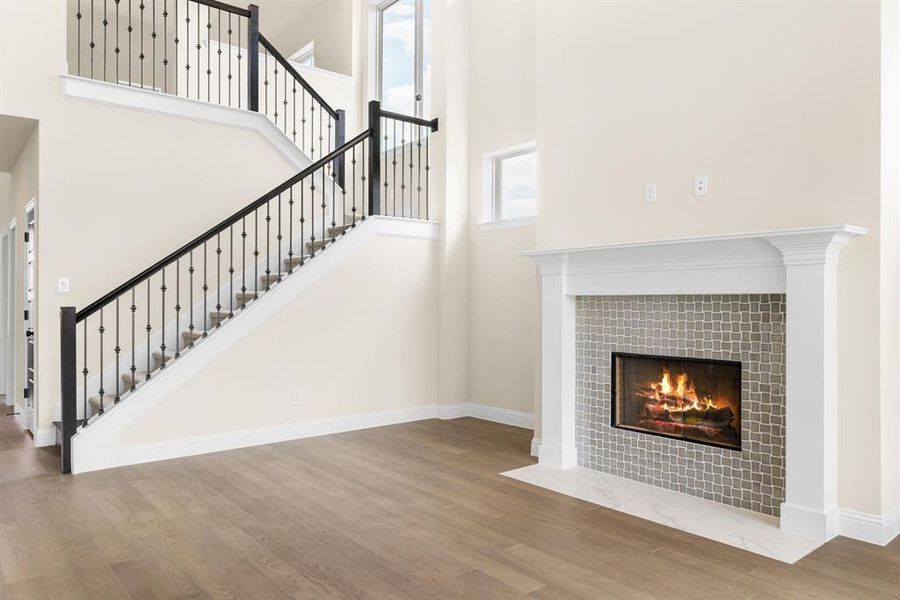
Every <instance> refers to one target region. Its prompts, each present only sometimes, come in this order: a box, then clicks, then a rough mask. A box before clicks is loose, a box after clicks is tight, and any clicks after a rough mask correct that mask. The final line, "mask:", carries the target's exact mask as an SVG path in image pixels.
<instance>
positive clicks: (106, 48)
mask: <svg viewBox="0 0 900 600" xmlns="http://www.w3.org/2000/svg"><path fill="white" fill-rule="evenodd" d="M108 26H109V21H108V20H107V19H106V0H103V81H106V54H107V51H108V43H107V39H108V36H107V29H108Z"/></svg>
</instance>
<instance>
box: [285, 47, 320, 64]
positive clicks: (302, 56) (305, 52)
mask: <svg viewBox="0 0 900 600" xmlns="http://www.w3.org/2000/svg"><path fill="white" fill-rule="evenodd" d="M288 60H289V61H291V62H292V63H295V64H294V67H313V68H315V66H316V41H315V40H310V42H309V43H308V44H306V45H305V46H303V47H302V48H300V49H299V50H297V51H296V52H294V53H293V54H291V55H290V56H288ZM307 60H311V61H312V62H311V63H310V64H306V62H305V61H307Z"/></svg>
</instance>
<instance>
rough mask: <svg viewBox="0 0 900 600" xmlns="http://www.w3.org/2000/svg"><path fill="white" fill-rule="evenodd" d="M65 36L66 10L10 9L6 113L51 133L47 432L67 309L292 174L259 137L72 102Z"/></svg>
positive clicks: (43, 254) (4, 44)
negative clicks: (66, 85) (65, 83)
mask: <svg viewBox="0 0 900 600" xmlns="http://www.w3.org/2000/svg"><path fill="white" fill-rule="evenodd" d="M29 23H33V24H40V32H39V34H40V37H41V40H42V42H41V44H38V45H35V44H33V43H32V40H33V39H34V38H35V37H36V36H37V35H38V33H37V32H36V31H35V30H32V29H31V28H29V27H28V26H26V25H24V24H29ZM65 30H66V13H65V3H64V2H62V1H61V0H60V1H56V0H54V1H47V2H30V1H23V0H6V1H4V2H0V113H2V114H11V115H18V116H27V117H32V118H36V119H38V120H39V123H40V125H39V132H40V142H39V146H40V156H39V162H40V190H41V197H40V208H39V212H38V235H37V237H38V240H39V242H38V244H39V245H38V251H39V255H38V262H39V265H40V270H39V276H38V288H39V299H38V312H37V329H38V356H37V365H38V392H37V394H38V401H39V407H38V410H39V426H40V427H41V428H43V429H48V428H49V427H51V421H52V420H53V418H54V413H55V409H56V404H57V402H58V398H59V393H58V390H59V350H58V345H59V333H58V332H59V307H60V306H62V305H74V306H76V307H78V306H85V305H86V304H87V303H88V302H90V301H92V300H94V299H96V298H98V297H100V296H101V295H102V294H103V293H105V292H107V291H109V290H110V289H111V288H113V287H114V286H116V285H117V284H119V283H121V282H123V281H124V280H126V279H127V278H128V277H130V276H132V275H134V274H135V273H136V272H138V271H140V270H141V269H143V268H144V267H146V266H149V265H150V264H152V263H153V262H155V261H156V260H158V259H159V258H162V257H163V256H165V255H166V254H168V253H169V252H170V251H171V250H172V249H174V248H176V247H177V246H178V245H180V244H182V243H184V242H186V241H188V240H190V239H192V238H193V237H195V236H196V235H198V234H199V233H202V232H203V231H205V230H206V229H207V228H208V227H210V226H211V225H212V224H213V223H215V222H217V221H218V220H220V219H222V218H224V217H225V216H227V215H229V214H231V213H232V212H233V211H234V210H236V209H237V208H238V207H240V206H243V205H246V204H247V203H248V202H250V201H251V200H253V199H255V198H257V197H259V196H260V195H262V193H264V192H265V191H267V190H269V189H271V188H272V187H274V185H276V184H277V183H280V182H281V181H283V180H284V179H286V178H287V177H288V176H290V175H291V174H292V167H291V165H290V164H289V163H288V162H287V161H286V160H285V159H284V158H283V157H282V155H281V154H279V153H277V152H276V151H275V150H274V149H272V148H271V146H270V145H269V144H268V143H267V142H265V141H264V140H263V139H262V138H261V137H259V136H258V134H256V133H254V132H251V131H246V130H238V129H231V128H226V127H219V126H211V125H209V124H206V123H200V122H195V121H190V120H184V119H174V118H170V117H166V116H161V115H155V114H151V113H145V112H140V111H133V110H129V109H124V108H116V107H111V106H103V105H98V104H92V103H86V102H81V101H77V100H72V99H66V98H64V97H62V95H61V94H60V85H61V82H60V77H59V76H60V75H61V74H62V73H64V72H65V71H66V68H65V46H66V41H65V40H66V37H65ZM22 48H28V49H29V52H22ZM57 277H69V278H70V279H71V293H68V294H60V293H58V292H57V291H56V289H57V285H56V280H57Z"/></svg>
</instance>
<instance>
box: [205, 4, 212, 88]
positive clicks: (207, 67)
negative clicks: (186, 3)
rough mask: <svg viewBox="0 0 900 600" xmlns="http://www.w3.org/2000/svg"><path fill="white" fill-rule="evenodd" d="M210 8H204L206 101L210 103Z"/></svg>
mask: <svg viewBox="0 0 900 600" xmlns="http://www.w3.org/2000/svg"><path fill="white" fill-rule="evenodd" d="M209 13H210V8H209V7H208V6H207V7H206V101H207V102H211V101H212V60H211V58H212V55H211V54H210V52H212V23H211V22H210V19H211V18H212V17H211V16H210V14H209Z"/></svg>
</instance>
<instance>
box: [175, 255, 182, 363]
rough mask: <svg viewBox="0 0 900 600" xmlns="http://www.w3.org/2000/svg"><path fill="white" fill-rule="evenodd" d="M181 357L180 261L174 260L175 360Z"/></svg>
mask: <svg viewBox="0 0 900 600" xmlns="http://www.w3.org/2000/svg"><path fill="white" fill-rule="evenodd" d="M179 356H181V259H180V258H177V259H175V358H178V357H179Z"/></svg>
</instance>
